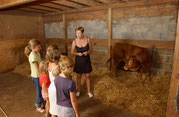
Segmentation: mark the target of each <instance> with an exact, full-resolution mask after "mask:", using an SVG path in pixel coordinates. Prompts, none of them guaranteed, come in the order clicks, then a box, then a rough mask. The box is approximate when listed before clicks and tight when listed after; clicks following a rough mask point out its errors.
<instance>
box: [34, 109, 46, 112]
mask: <svg viewBox="0 0 179 117" xmlns="http://www.w3.org/2000/svg"><path fill="white" fill-rule="evenodd" d="M36 110H37V111H38V112H40V113H43V112H45V109H42V108H36Z"/></svg>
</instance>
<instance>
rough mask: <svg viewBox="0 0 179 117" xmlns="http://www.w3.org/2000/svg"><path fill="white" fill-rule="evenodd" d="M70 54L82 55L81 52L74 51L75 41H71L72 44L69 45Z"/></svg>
mask: <svg viewBox="0 0 179 117" xmlns="http://www.w3.org/2000/svg"><path fill="white" fill-rule="evenodd" d="M71 54H72V55H75V56H82V55H83V54H82V53H76V52H75V41H73V42H72V46H71Z"/></svg>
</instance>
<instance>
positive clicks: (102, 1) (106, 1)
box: [98, 0, 110, 4]
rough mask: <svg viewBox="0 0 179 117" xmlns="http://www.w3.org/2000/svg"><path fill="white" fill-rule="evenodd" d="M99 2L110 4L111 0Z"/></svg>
mask: <svg viewBox="0 0 179 117" xmlns="http://www.w3.org/2000/svg"><path fill="white" fill-rule="evenodd" d="M98 1H99V2H102V3H105V4H109V2H110V0H98Z"/></svg>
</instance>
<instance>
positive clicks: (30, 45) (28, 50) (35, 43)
mask: <svg viewBox="0 0 179 117" xmlns="http://www.w3.org/2000/svg"><path fill="white" fill-rule="evenodd" d="M40 44H41V43H40V41H39V40H37V39H32V40H30V41H29V43H28V46H26V47H25V49H24V54H25V55H26V56H27V58H28V57H29V55H30V53H31V51H32V48H34V47H36V46H38V45H40Z"/></svg>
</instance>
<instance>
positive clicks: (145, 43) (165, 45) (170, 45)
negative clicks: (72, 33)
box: [45, 38, 175, 50]
mask: <svg viewBox="0 0 179 117" xmlns="http://www.w3.org/2000/svg"><path fill="white" fill-rule="evenodd" d="M45 40H46V42H49V43H56V44H71V43H72V41H73V40H74V39H62V38H58V39H57V38H53V39H51V38H50V39H45ZM91 42H92V44H93V45H102V46H107V45H108V40H107V39H91ZM118 42H120V43H128V44H132V45H135V46H139V47H143V48H152V47H153V46H155V47H156V48H160V49H170V50H172V49H174V46H175V42H174V41H155V40H120V39H112V40H111V45H113V44H115V43H118Z"/></svg>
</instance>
